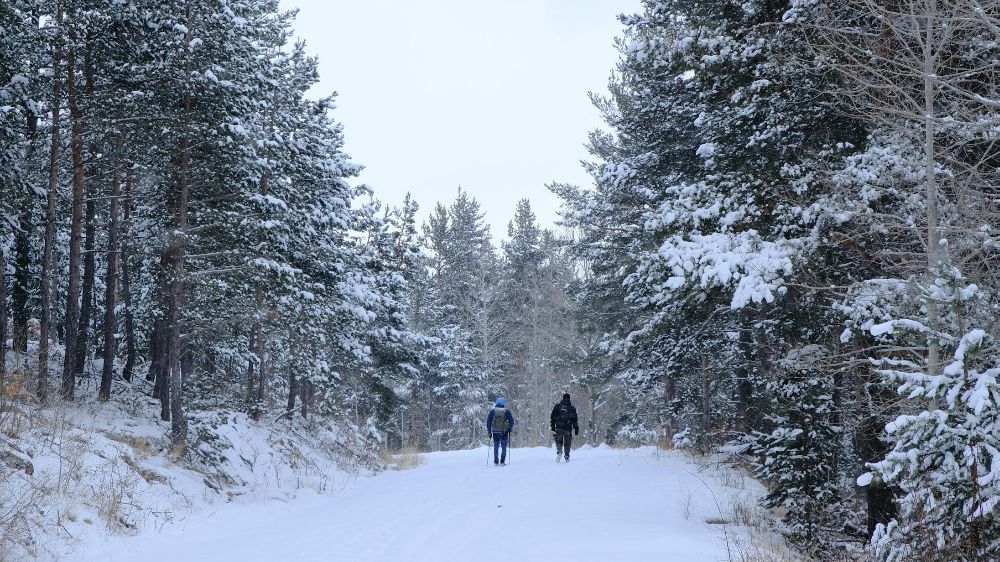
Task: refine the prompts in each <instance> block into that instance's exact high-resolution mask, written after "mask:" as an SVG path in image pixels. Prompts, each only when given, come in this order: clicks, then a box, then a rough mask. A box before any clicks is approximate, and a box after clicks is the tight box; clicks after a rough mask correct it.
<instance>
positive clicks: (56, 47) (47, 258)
mask: <svg viewBox="0 0 1000 562" xmlns="http://www.w3.org/2000/svg"><path fill="white" fill-rule="evenodd" d="M55 25H56V27H57V28H58V27H59V26H61V25H62V2H61V1H60V0H56V21H55ZM53 43H54V44H53V48H52V102H51V103H52V141H51V147H50V152H49V186H48V192H47V195H46V210H45V242H44V245H43V248H42V268H41V269H42V271H41V288H40V293H41V311H40V313H39V320H40V323H39V332H40V333H39V338H38V400H39V401H40V402H41V403H42V404H45V403H46V402H47V401H48V398H49V334H50V332H51V331H52V330H51V326H50V313H51V312H50V309H51V290H52V287H51V284H52V283H51V277H52V246H53V245H54V244H55V222H56V196H57V193H56V188H57V187H58V184H59V168H58V164H59V123H60V112H59V108H60V103H61V100H62V91H61V88H62V83H61V82H60V79H59V77H60V72H61V68H60V67H61V66H62V43H61V38H60V35H59V32H58V29H57V34H56V38H55V39H54V41H53Z"/></svg>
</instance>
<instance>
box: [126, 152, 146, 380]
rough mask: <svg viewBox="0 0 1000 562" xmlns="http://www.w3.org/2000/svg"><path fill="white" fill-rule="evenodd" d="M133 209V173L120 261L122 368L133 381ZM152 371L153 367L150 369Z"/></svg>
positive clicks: (128, 178)
mask: <svg viewBox="0 0 1000 562" xmlns="http://www.w3.org/2000/svg"><path fill="white" fill-rule="evenodd" d="M131 209H132V174H131V172H129V173H127V174H126V177H125V201H124V204H123V209H122V210H123V213H124V214H123V217H122V219H123V221H124V227H125V229H126V236H124V237H122V241H121V254H120V255H119V262H120V264H121V270H122V303H123V304H124V305H125V310H124V312H125V366H124V367H123V368H122V378H123V379H125V380H126V381H129V382H132V376H133V372H134V371H135V362H136V349H135V317H134V315H133V313H132V279H131V275H132V268H131V267H130V266H129V258H130V257H131V254H130V252H129V245H128V238H129V237H128V233H129V231H130V229H131V223H130V220H131ZM150 372H152V369H150Z"/></svg>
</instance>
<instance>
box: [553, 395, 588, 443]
mask: <svg viewBox="0 0 1000 562" xmlns="http://www.w3.org/2000/svg"><path fill="white" fill-rule="evenodd" d="M564 408H565V410H566V413H563V409H564ZM549 426H550V427H551V429H552V431H555V430H557V429H558V430H562V431H570V430H573V431H574V432H575V433H576V434H577V435H579V434H580V425H579V423H578V422H577V418H576V408H574V407H573V404H570V402H569V400H566V399H565V398H564V399H563V400H562V401H561V402H559V403H557V404H556V405H555V406H554V407H553V408H552V416H551V417H550V418H549Z"/></svg>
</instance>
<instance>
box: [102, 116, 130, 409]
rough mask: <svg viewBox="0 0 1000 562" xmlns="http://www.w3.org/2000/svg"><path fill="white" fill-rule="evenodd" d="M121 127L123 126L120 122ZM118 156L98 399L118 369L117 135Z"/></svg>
mask: <svg viewBox="0 0 1000 562" xmlns="http://www.w3.org/2000/svg"><path fill="white" fill-rule="evenodd" d="M117 116H118V122H119V124H120V123H121V122H122V120H123V118H124V117H125V115H124V110H123V109H122V108H121V107H120V106H119V108H118V111H117ZM119 126H120V125H119ZM115 144H116V145H117V146H116V147H115V155H114V158H113V160H112V163H111V167H112V170H111V205H110V209H109V211H108V254H107V255H108V258H107V271H106V272H105V277H104V285H105V287H104V366H103V369H102V370H101V389H100V391H99V392H98V398H100V399H101V400H108V399H110V398H111V380H112V377H113V376H114V372H115V329H116V327H117V322H116V321H115V300H116V295H117V291H116V290H115V288H116V287H115V285H116V283H117V281H118V267H117V266H118V257H119V254H118V196H119V195H120V194H121V154H122V137H121V134H119V135H118V139H117V142H116V143H115Z"/></svg>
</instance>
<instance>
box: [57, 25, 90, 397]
mask: <svg viewBox="0 0 1000 562" xmlns="http://www.w3.org/2000/svg"><path fill="white" fill-rule="evenodd" d="M71 38H72V34H71ZM66 92H67V94H68V96H69V113H70V151H71V153H72V158H73V202H72V214H71V220H70V238H69V284H68V288H67V290H66V322H65V330H66V339H65V344H66V353H65V361H64V362H63V376H62V396H63V398H64V399H66V400H72V399H73V393H74V389H75V386H76V377H75V375H76V353H75V351H76V346H77V340H78V339H79V329H80V326H79V322H80V238H81V235H82V230H83V205H84V200H83V199H84V191H85V189H84V188H85V185H84V182H85V178H84V171H83V113H82V111H81V109H80V96H79V92H78V91H77V86H76V55H75V49H74V48H73V47H72V46H71V47H70V48H69V49H67V51H66Z"/></svg>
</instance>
